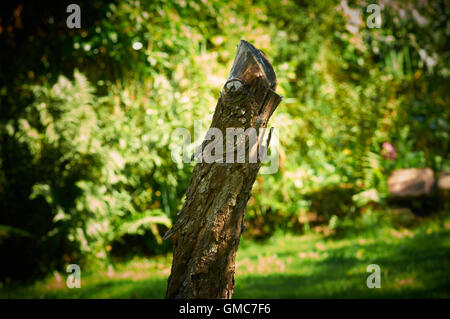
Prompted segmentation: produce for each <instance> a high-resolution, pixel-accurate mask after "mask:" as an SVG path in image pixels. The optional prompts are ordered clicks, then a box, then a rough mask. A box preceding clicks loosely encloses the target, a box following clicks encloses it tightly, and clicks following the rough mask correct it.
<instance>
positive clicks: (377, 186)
mask: <svg viewBox="0 0 450 319" xmlns="http://www.w3.org/2000/svg"><path fill="white" fill-rule="evenodd" d="M68 3H69V2H67V3H65V2H64V1H50V2H48V3H46V4H36V3H32V2H26V1H19V3H18V4H7V3H5V4H2V7H3V8H2V10H1V29H0V30H1V31H0V41H1V46H2V55H1V61H0V62H1V66H0V75H1V82H0V98H1V105H2V107H1V113H0V120H1V123H0V152H1V156H0V203H1V204H0V205H1V206H0V207H1V211H2V212H1V215H0V226H1V227H0V254H1V255H2V256H4V260H5V261H6V262H2V263H1V265H0V275H1V276H2V278H1V279H5V278H6V277H25V276H27V275H35V274H40V273H44V272H46V271H48V270H52V269H54V268H58V267H62V265H63V264H64V263H67V262H77V263H80V262H83V261H85V260H87V259H89V258H94V259H98V258H99V259H101V260H105V261H108V259H109V258H110V257H111V256H113V255H114V253H115V252H117V253H120V254H121V255H127V254H134V253H135V249H134V248H133V246H132V245H131V246H130V245H129V243H133V244H136V245H138V246H139V245H140V246H142V247H143V250H144V251H145V252H146V253H155V252H163V251H168V250H169V249H170V244H169V243H163V242H162V240H161V234H163V233H164V231H165V230H166V229H167V228H168V227H170V226H171V223H172V221H173V220H174V218H175V216H176V213H177V212H178V210H179V209H180V208H181V205H182V203H183V194H184V191H185V190H186V187H187V185H188V181H189V177H190V173H191V171H192V167H193V166H192V165H181V164H177V163H175V162H173V161H172V159H171V156H170V152H171V143H173V141H172V140H171V138H170V137H171V132H173V130H174V129H175V128H178V127H187V128H189V129H191V130H192V129H193V124H194V123H193V122H194V120H203V121H204V123H209V121H210V119H211V116H212V113H213V111H214V107H215V104H216V101H217V98H218V96H219V92H220V88H221V86H222V85H223V83H224V82H225V79H226V77H227V76H228V71H229V68H230V64H231V62H232V59H233V57H234V53H235V48H236V45H237V43H238V42H239V40H240V39H241V38H243V39H246V40H248V41H250V42H252V43H253V44H254V45H255V46H256V47H258V48H260V49H262V50H263V51H264V52H265V53H266V54H267V56H268V57H269V60H270V61H271V62H272V64H273V65H274V68H275V71H276V74H277V77H278V82H279V83H278V91H279V93H280V94H282V95H283V96H284V100H283V103H282V104H281V105H280V106H279V108H278V109H277V111H276V112H275V114H274V116H273V119H272V121H271V125H272V126H275V127H278V128H279V129H280V142H281V152H280V169H279V171H278V173H276V174H273V175H260V176H259V177H258V179H257V183H256V184H255V186H254V190H253V197H252V198H251V200H250V202H249V207H248V210H247V217H246V223H248V224H249V225H248V227H247V229H248V232H247V236H250V237H264V236H267V235H268V234H270V233H272V232H273V231H275V230H276V229H277V228H283V229H300V230H304V231H307V230H308V229H310V223H323V222H326V223H328V225H329V226H330V228H331V229H336V228H338V227H339V225H342V224H343V223H344V224H345V221H346V220H348V219H351V218H353V217H354V216H356V215H357V214H359V213H360V211H362V210H364V209H366V208H367V205H372V204H376V205H383V198H384V197H385V196H386V179H387V177H388V176H389V173H390V172H391V171H392V170H393V169H395V168H406V167H425V166H428V167H431V168H433V169H434V170H435V171H441V170H448V169H450V159H449V157H448V151H449V140H450V138H449V114H450V112H449V106H450V98H449V97H450V95H449V92H450V87H449V85H450V81H449V79H448V78H449V51H448V48H449V39H450V37H449V32H450V31H449V30H450V28H449V27H448V21H449V19H448V18H449V14H450V11H449V10H450V9H449V8H448V6H446V5H445V1H433V2H421V1H398V2H395V1H394V2H392V3H390V4H384V5H383V7H382V11H381V12H382V25H381V28H374V29H370V28H368V27H367V26H366V19H367V17H368V16H369V13H367V12H366V7H367V5H368V4H369V2H365V1H358V2H354V1H352V2H349V3H348V4H347V2H345V1H342V2H337V1H320V0H317V1H288V0H282V1H249V0H247V1H238V0H234V1H209V0H204V1H184V0H180V1H175V0H171V1H135V0H133V1H132V0H127V1H120V2H118V1H114V2H109V3H106V2H100V1H78V2H77V3H78V4H79V5H80V7H81V11H82V28H81V29H79V30H78V29H73V30H70V29H68V28H67V27H66V24H65V23H66V18H67V16H68V14H67V13H66V10H65V9H66V6H67V5H68ZM385 142H388V143H390V144H391V145H393V146H394V148H395V150H396V157H395V158H389V157H387V156H384V155H383V143H385ZM136 238H138V239H139V240H138V241H136V240H135V239H136ZM137 242H139V244H137ZM18 251H20V254H19V255H17V252H18ZM2 259H3V258H2Z"/></svg>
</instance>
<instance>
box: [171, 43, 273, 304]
mask: <svg viewBox="0 0 450 319" xmlns="http://www.w3.org/2000/svg"><path fill="white" fill-rule="evenodd" d="M275 88H276V76H275V73H274V71H273V68H272V66H271V64H270V63H269V61H268V60H267V59H266V57H265V55H264V53H262V52H261V51H260V50H258V49H256V48H255V47H254V46H253V45H251V44H250V43H248V42H246V41H243V40H242V41H241V42H240V43H239V45H238V48H237V53H236V57H235V59H234V63H233V67H232V69H231V72H230V75H229V78H228V81H227V82H226V83H225V85H224V87H223V89H222V92H221V95H220V98H219V101H218V103H217V106H216V110H215V113H214V116H213V120H212V124H211V128H217V129H219V130H220V131H221V132H222V134H223V136H226V129H227V128H243V129H245V130H247V129H248V128H265V127H266V126H267V122H268V121H269V118H270V116H271V115H272V113H273V111H274V110H275V108H276V107H277V106H278V104H279V103H280V102H281V96H279V95H278V94H276V93H275ZM258 133H259V132H258ZM262 135H264V133H262V134H259V135H258V139H257V141H256V143H253V144H252V143H250V142H249V140H250V138H247V139H245V140H244V144H245V147H246V154H249V153H251V152H253V151H254V150H255V145H256V147H258V146H259V144H260V143H261V142H262V138H261V136H262ZM247 137H248V136H247ZM224 140H225V139H224ZM241 141H242V140H241ZM213 142H214V141H210V140H208V139H205V141H204V142H203V144H202V147H201V150H202V149H203V148H204V147H206V146H207V145H208V144H209V143H213ZM269 142H270V134H269V138H268V142H267V144H268V143H269ZM232 143H233V144H234V145H235V146H236V143H235V142H234V138H233V142H232ZM223 145H224V146H225V148H226V141H223ZM267 146H268V145H267ZM227 152H228V150H227ZM235 154H236V152H234V153H233V156H234V155H235ZM221 155H223V154H221ZM249 159H250V155H249V156H247V155H246V158H245V160H244V161H243V163H237V162H236V160H235V161H234V163H229V162H228V161H226V160H225V158H224V159H223V162H221V161H216V162H213V163H208V162H207V161H205V160H203V161H201V162H199V163H198V164H196V166H195V168H194V171H193V174H192V177H191V180H190V184H189V187H188V189H187V191H186V201H185V203H184V206H183V208H182V209H181V211H180V212H179V213H178V219H177V221H176V223H175V224H174V226H173V227H172V228H171V229H170V230H169V231H168V232H167V233H166V234H165V236H164V239H168V238H171V239H172V240H173V242H174V252H173V264H172V271H171V274H170V277H169V280H168V286H167V291H166V298H231V296H232V294H233V290H234V270H235V257H236V251H237V248H238V245H239V239H240V235H241V232H242V230H243V218H244V214H245V211H246V206H247V202H248V200H249V198H250V196H251V190H252V186H253V183H254V182H255V179H256V175H257V174H258V170H259V168H260V167H261V158H260V157H258V158H257V161H256V162H255V161H251V160H249Z"/></svg>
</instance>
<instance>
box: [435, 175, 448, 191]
mask: <svg viewBox="0 0 450 319" xmlns="http://www.w3.org/2000/svg"><path fill="white" fill-rule="evenodd" d="M437 187H438V189H439V190H440V191H447V192H448V191H450V172H441V173H440V174H439V179H438V183H437Z"/></svg>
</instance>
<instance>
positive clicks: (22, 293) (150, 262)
mask: <svg viewBox="0 0 450 319" xmlns="http://www.w3.org/2000/svg"><path fill="white" fill-rule="evenodd" d="M369 264H378V265H379V266H380V267H381V288H380V289H376V288H374V289H369V288H367V286H366V279H367V276H368V275H369V273H367V272H366V268H367V266H368V265H369ZM170 266H171V256H170V255H166V256H158V257H154V258H148V259H144V258H136V259H133V260H131V261H129V262H126V263H119V264H116V265H114V267H109V269H108V268H106V269H101V270H97V271H92V270H91V271H86V272H83V273H82V284H81V285H82V287H81V288H80V289H68V288H67V287H66V285H65V280H66V274H59V273H55V274H53V275H52V276H50V277H49V278H47V279H46V280H45V281H42V282H38V283H35V284H34V285H31V286H26V287H15V288H14V289H3V290H2V291H1V292H0V297H3V298H163V297H164V292H165V288H166V283H167V277H168V275H169V273H170ZM449 269H450V223H449V222H448V221H447V222H444V221H440V222H439V221H427V222H423V223H422V225H420V226H418V227H416V228H415V229H409V230H407V229H394V228H392V227H386V226H384V227H382V226H380V227H375V228H373V229H371V230H365V231H363V232H360V233H357V232H356V233H355V232H353V233H352V234H345V235H344V236H339V237H332V236H328V237H327V236H323V235H320V234H315V233H311V234H307V235H303V236H299V235H292V234H282V233H277V234H276V235H275V236H273V237H271V238H270V239H268V240H266V241H263V242H254V241H250V240H247V239H243V240H242V242H241V245H240V248H239V251H238V256H237V269H236V288H235V294H234V297H235V298H379V297H387V298H405V297H413V298H415V297H424V298H428V297H446V298H448V297H450V289H449V287H450V272H449Z"/></svg>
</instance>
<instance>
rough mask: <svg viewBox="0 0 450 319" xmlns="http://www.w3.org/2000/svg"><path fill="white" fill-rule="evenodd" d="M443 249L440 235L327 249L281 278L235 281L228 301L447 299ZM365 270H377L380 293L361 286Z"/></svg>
mask: <svg viewBox="0 0 450 319" xmlns="http://www.w3.org/2000/svg"><path fill="white" fill-rule="evenodd" d="M449 243H450V233H449V232H442V233H437V234H433V235H431V236H429V235H420V234H419V235H418V236H416V237H414V238H405V239H402V240H399V241H398V242H392V243H389V242H383V241H379V242H376V243H374V244H368V245H359V244H354V245H351V246H346V247H341V248H336V249H328V250H326V251H325V253H326V256H327V257H325V258H323V259H322V260H317V261H310V260H307V261H298V262H297V263H296V264H295V263H294V264H293V265H291V267H290V268H289V267H287V269H288V271H287V272H286V273H280V272H279V273H270V274H267V275H260V274H248V275H245V276H240V277H237V278H236V289H235V294H234V298H449V297H450V272H449V269H450V246H449ZM278 257H280V258H281V259H287V258H289V257H295V255H294V254H292V253H289V252H284V253H281V254H278ZM370 264H378V265H380V268H381V288H380V289H376V288H374V289H369V288H368V287H367V285H366V280H367V277H368V276H369V275H370V273H367V272H366V267H367V266H368V265H370ZM308 269H311V271H309V270H308Z"/></svg>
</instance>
